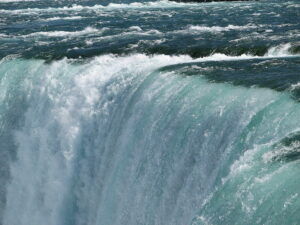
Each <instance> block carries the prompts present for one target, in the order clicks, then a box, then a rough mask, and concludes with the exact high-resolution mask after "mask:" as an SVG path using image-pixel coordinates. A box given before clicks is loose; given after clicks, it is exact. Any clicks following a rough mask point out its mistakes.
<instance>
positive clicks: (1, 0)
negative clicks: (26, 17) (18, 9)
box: [0, 0, 38, 4]
mask: <svg viewBox="0 0 300 225" xmlns="http://www.w3.org/2000/svg"><path fill="white" fill-rule="evenodd" d="M36 1H38V0H0V4H1V3H11V2H20V3H21V2H36Z"/></svg>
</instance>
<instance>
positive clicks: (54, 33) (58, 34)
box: [23, 27, 99, 37]
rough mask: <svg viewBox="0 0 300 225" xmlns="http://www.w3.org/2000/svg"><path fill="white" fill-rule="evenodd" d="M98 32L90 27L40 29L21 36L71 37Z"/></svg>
mask: <svg viewBox="0 0 300 225" xmlns="http://www.w3.org/2000/svg"><path fill="white" fill-rule="evenodd" d="M97 32H99V30H98V29H95V28H92V27H86V28H85V29H84V30H81V31H48V32H46V31H41V32H35V33H31V34H28V35H24V36H23V37H35V36H46V37H73V36H80V35H86V34H91V33H97Z"/></svg>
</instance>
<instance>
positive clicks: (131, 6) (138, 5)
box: [0, 0, 199, 14]
mask: <svg viewBox="0 0 300 225" xmlns="http://www.w3.org/2000/svg"><path fill="white" fill-rule="evenodd" d="M0 1H1V0H0ZM196 6H198V7H199V4H193V3H178V2H169V1H164V0H162V1H154V2H143V3H141V2H133V3H129V4H116V3H110V4H108V5H107V6H104V5H99V4H97V5H94V6H82V5H77V4H74V5H72V6H71V7H61V8H27V9H15V10H0V12H2V13H6V14H19V13H22V14H23V13H25V14H27V13H29V12H48V11H54V12H55V11H81V10H92V11H95V10H114V9H143V8H145V9H147V8H181V7H196Z"/></svg>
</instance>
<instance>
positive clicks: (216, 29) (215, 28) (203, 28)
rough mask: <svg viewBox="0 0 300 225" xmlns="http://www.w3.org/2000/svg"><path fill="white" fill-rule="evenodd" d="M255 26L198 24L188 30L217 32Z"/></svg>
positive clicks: (253, 26) (247, 28)
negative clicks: (210, 25)
mask: <svg viewBox="0 0 300 225" xmlns="http://www.w3.org/2000/svg"><path fill="white" fill-rule="evenodd" d="M255 28H257V26H255V25H251V24H247V25H244V26H236V25H228V26H226V27H220V26H212V27H207V26H199V25H193V26H190V27H189V28H188V30H189V31H200V32H212V33H218V32H223V31H230V30H249V29H255Z"/></svg>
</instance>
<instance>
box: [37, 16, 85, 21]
mask: <svg viewBox="0 0 300 225" xmlns="http://www.w3.org/2000/svg"><path fill="white" fill-rule="evenodd" d="M84 18H85V17H82V16H66V17H58V16H56V17H50V18H47V19H41V20H42V21H54V20H80V19H84Z"/></svg>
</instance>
